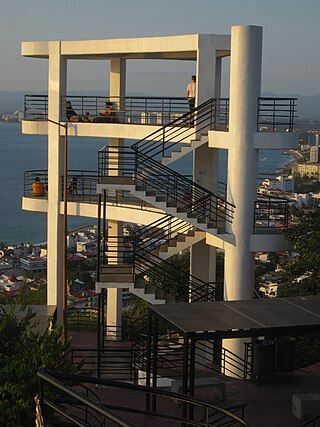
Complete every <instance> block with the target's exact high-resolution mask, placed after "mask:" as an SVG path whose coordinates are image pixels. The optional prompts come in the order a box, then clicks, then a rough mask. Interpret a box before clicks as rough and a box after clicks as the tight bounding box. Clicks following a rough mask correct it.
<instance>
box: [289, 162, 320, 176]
mask: <svg viewBox="0 0 320 427" xmlns="http://www.w3.org/2000/svg"><path fill="white" fill-rule="evenodd" d="M292 172H293V174H295V175H300V176H305V175H306V176H309V177H310V178H315V179H320V164H315V163H313V164H309V163H302V164H296V165H294V166H293V168H292Z"/></svg>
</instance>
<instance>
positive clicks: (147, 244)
mask: <svg viewBox="0 0 320 427" xmlns="http://www.w3.org/2000/svg"><path fill="white" fill-rule="evenodd" d="M194 230H195V228H194V227H193V226H192V225H191V224H189V223H188V222H186V221H183V220H182V219H180V218H176V217H174V216H172V215H166V214H165V215H164V216H163V217H162V218H160V219H158V220H156V221H154V222H152V223H150V224H148V225H146V226H144V227H141V228H140V229H139V231H137V232H135V233H134V234H133V235H132V239H133V240H134V241H136V243H137V244H139V247H140V248H143V249H144V250H146V251H147V252H149V250H155V249H156V248H158V247H159V246H161V245H163V244H164V243H166V244H168V243H169V242H170V241H172V240H176V239H178V238H179V236H186V235H187V234H188V232H190V231H194Z"/></svg>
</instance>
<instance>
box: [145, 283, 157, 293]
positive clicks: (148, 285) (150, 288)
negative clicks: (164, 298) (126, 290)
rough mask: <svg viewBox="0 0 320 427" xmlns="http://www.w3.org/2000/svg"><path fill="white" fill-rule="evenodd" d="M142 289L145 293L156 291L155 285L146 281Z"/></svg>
mask: <svg viewBox="0 0 320 427" xmlns="http://www.w3.org/2000/svg"><path fill="white" fill-rule="evenodd" d="M144 290H145V293H146V294H155V292H156V288H155V286H154V285H151V283H148V282H146V284H145V288H144Z"/></svg>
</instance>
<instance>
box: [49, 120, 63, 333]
mask: <svg viewBox="0 0 320 427" xmlns="http://www.w3.org/2000/svg"><path fill="white" fill-rule="evenodd" d="M47 121H48V122H50V123H53V124H54V125H57V126H59V127H62V128H64V156H63V207H64V209H63V229H64V246H63V252H64V253H63V255H64V263H63V278H64V280H63V288H62V307H61V308H62V313H63V325H62V327H63V330H62V336H63V339H64V340H66V339H67V290H68V268H67V262H68V240H67V237H68V201H67V197H68V187H67V180H68V124H67V123H66V124H62V123H59V122H56V121H54V120H51V119H48V118H47Z"/></svg>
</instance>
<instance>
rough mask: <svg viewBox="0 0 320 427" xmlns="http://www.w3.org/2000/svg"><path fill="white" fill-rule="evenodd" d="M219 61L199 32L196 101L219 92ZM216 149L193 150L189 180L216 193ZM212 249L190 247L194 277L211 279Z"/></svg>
mask: <svg viewBox="0 0 320 427" xmlns="http://www.w3.org/2000/svg"><path fill="white" fill-rule="evenodd" d="M220 86H221V64H220V63H219V62H217V59H216V51H215V50H214V49H212V46H208V45H207V44H205V43H204V42H203V40H202V38H201V36H200V39H199V49H198V55H197V101H196V105H200V104H201V103H203V102H205V101H207V100H208V99H210V98H213V97H215V96H216V93H217V92H218V93H220ZM218 165H219V150H217V149H210V148H208V146H207V144H204V145H202V146H201V147H199V148H197V149H196V150H195V151H194V153H193V180H194V182H196V183H197V184H199V185H201V186H203V187H205V188H207V189H209V190H211V191H213V192H215V193H216V190H217V182H218ZM215 264H216V249H215V248H214V247H212V246H211V247H210V246H209V245H206V243H205V242H204V241H203V242H200V243H198V244H197V245H193V246H192V248H191V249H190V271H191V274H192V275H193V276H195V277H198V278H199V279H201V280H204V281H206V282H214V281H215V278H216V274H215Z"/></svg>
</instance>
